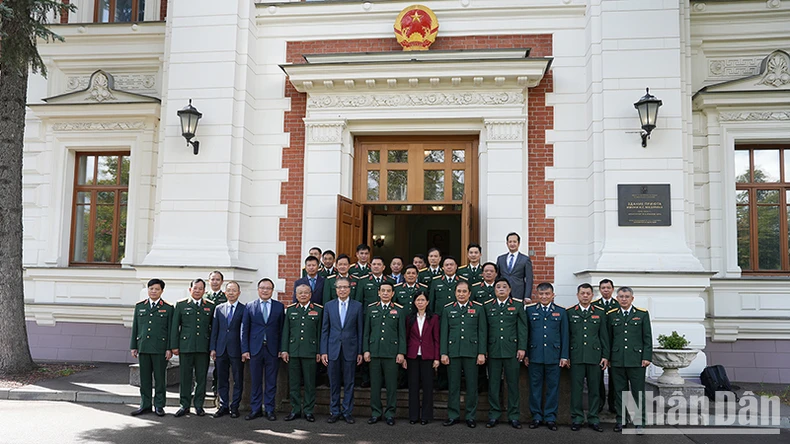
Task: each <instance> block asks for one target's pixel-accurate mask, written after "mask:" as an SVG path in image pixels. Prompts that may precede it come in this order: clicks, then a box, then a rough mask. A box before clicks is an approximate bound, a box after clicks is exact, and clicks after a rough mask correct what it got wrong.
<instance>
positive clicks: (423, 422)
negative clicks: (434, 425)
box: [420, 419, 431, 425]
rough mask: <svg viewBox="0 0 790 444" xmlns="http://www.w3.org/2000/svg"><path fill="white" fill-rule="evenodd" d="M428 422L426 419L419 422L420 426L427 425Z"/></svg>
mask: <svg viewBox="0 0 790 444" xmlns="http://www.w3.org/2000/svg"><path fill="white" fill-rule="evenodd" d="M430 422H431V421H428V420H427V419H423V420H422V421H420V425H426V424H428V423H430Z"/></svg>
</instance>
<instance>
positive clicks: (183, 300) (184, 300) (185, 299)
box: [178, 296, 190, 302]
mask: <svg viewBox="0 0 790 444" xmlns="http://www.w3.org/2000/svg"><path fill="white" fill-rule="evenodd" d="M189 299H190V297H189V296H187V297H185V298H184V299H179V301H178V302H189Z"/></svg>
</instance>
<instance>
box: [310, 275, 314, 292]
mask: <svg viewBox="0 0 790 444" xmlns="http://www.w3.org/2000/svg"><path fill="white" fill-rule="evenodd" d="M310 290H313V291H315V278H310Z"/></svg>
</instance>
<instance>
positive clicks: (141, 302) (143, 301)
mask: <svg viewBox="0 0 790 444" xmlns="http://www.w3.org/2000/svg"><path fill="white" fill-rule="evenodd" d="M147 303H148V298H145V299H143V300H142V301H140V302H138V303H137V304H135V305H140V304H147Z"/></svg>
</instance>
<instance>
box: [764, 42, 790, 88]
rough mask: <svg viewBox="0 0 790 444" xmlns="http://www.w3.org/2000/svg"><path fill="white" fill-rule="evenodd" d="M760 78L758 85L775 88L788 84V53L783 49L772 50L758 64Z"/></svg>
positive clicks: (789, 61)
mask: <svg viewBox="0 0 790 444" xmlns="http://www.w3.org/2000/svg"><path fill="white" fill-rule="evenodd" d="M760 73H762V78H760V81H759V82H757V84H758V85H769V86H775V87H777V88H779V87H781V86H784V85H787V84H790V55H788V54H787V53H786V52H784V51H781V50H780V51H774V52H773V53H772V54H771V55H769V56H768V57H766V58H765V60H763V63H762V64H761V65H760Z"/></svg>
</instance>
